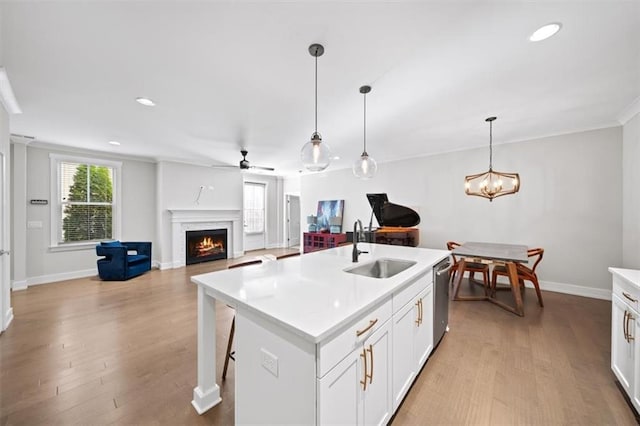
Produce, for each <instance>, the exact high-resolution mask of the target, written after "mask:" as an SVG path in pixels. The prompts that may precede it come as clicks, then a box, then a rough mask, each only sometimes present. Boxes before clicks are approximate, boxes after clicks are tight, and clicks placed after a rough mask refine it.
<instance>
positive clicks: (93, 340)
mask: <svg viewBox="0 0 640 426" xmlns="http://www.w3.org/2000/svg"><path fill="white" fill-rule="evenodd" d="M284 252H286V250H268V251H264V252H260V253H251V254H250V255H249V256H247V258H250V257H252V256H259V255H262V254H265V253H270V254H273V255H278V254H281V253H284ZM237 261H239V259H235V260H233V261H229V263H232V262H237ZM226 265H227V261H218V262H210V263H206V264H200V265H191V266H188V267H186V268H181V269H176V270H168V271H157V270H154V271H151V272H150V273H146V274H144V275H142V276H140V277H137V278H134V279H132V280H129V281H125V282H102V281H100V280H99V279H98V278H97V277H92V278H85V279H78V280H70V281H64V282H60V283H55V284H47V285H41V286H34V287H30V288H29V289H28V290H26V291H20V292H14V293H13V294H12V301H13V307H14V314H15V319H14V322H13V323H12V324H11V326H10V327H9V329H8V330H7V331H6V332H5V333H3V334H2V335H1V336H0V370H1V371H0V425H36V424H75V423H79V424H131V423H136V424H171V425H176V424H189V425H190V424H194V425H197V424H216V425H227V424H233V419H234V407H233V392H234V388H233V383H234V365H233V363H232V364H231V366H230V368H229V372H228V377H227V380H226V381H225V382H223V383H222V384H221V387H222V398H223V401H222V403H221V404H220V405H218V406H217V407H214V408H213V409H211V410H210V411H209V412H208V413H206V414H204V415H202V416H198V415H197V414H196V412H195V410H194V409H193V408H192V406H191V404H190V402H191V399H192V392H193V388H194V386H195V380H196V286H195V285H194V284H191V283H190V281H189V277H190V276H192V275H196V274H200V273H204V272H209V271H213V270H217V269H224V268H226ZM466 287H467V286H466V285H465V288H466ZM526 293H527V294H526V295H525V317H524V318H519V317H517V316H515V315H513V314H511V313H508V312H506V311H504V310H502V309H500V308H499V307H497V306H495V305H492V304H489V303H482V302H451V304H450V328H451V330H450V332H449V333H447V335H446V336H445V337H444V339H443V341H442V343H441V344H440V346H439V347H438V349H437V350H436V351H435V353H434V354H433V356H432V358H431V359H430V360H429V361H428V362H427V364H426V366H425V368H424V369H423V371H422V373H421V374H420V376H419V377H418V379H417V381H416V383H415V384H414V386H413V388H412V390H411V391H410V392H409V395H408V396H407V398H406V400H405V402H404V404H403V405H402V406H401V407H400V409H399V411H398V413H397V414H396V417H395V418H394V420H393V423H394V424H395V425H405V424H406V425H422V424H520V423H527V424H568V423H575V424H636V422H635V418H634V416H633V412H632V410H631V409H630V408H629V407H628V405H627V404H626V401H625V400H624V398H623V396H622V394H621V392H620V391H619V390H618V389H617V388H616V386H615V383H614V379H613V374H612V373H611V370H610V368H609V363H610V360H609V355H610V350H609V349H610V317H611V308H610V302H607V301H602V300H595V299H588V298H582V297H576V296H568V295H562V294H558V293H550V292H544V293H543V297H544V301H545V308H539V307H538V306H537V300H536V297H535V293H534V292H533V290H527V292H526ZM503 296H504V297H508V294H507V293H505V294H504V295H503ZM501 297H502V296H501ZM218 308H219V309H218V311H217V312H218V324H219V336H221V337H220V338H218V339H217V350H218V360H223V359H224V358H223V356H224V351H225V345H226V336H227V334H228V332H229V327H230V323H231V319H232V316H233V312H232V311H231V310H230V309H229V308H227V307H226V306H224V305H221V304H220V305H218ZM222 364H223V362H222V361H219V362H218V377H220V375H221V371H222Z"/></svg>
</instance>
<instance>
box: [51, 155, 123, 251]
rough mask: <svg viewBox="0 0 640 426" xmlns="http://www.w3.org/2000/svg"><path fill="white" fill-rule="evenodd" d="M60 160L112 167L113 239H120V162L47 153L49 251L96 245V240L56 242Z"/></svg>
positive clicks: (88, 247)
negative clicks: (49, 198) (48, 173)
mask: <svg viewBox="0 0 640 426" xmlns="http://www.w3.org/2000/svg"><path fill="white" fill-rule="evenodd" d="M61 162H71V163H80V164H88V165H95V166H107V167H111V168H113V171H114V174H113V180H114V182H113V192H114V194H113V216H112V219H113V225H112V230H113V239H114V240H119V239H121V235H120V231H121V229H122V227H121V225H122V217H121V216H122V206H121V201H122V195H121V192H122V191H121V189H122V185H121V183H122V178H121V176H122V162H121V161H113V160H104V159H101V158H92V157H77V156H72V155H65V154H54V153H50V154H49V169H50V176H51V178H50V181H51V189H50V191H51V204H50V206H51V207H50V209H49V213H50V220H51V222H50V226H49V228H50V242H49V251H51V252H57V251H74V250H87V249H93V248H94V247H95V246H96V243H97V241H86V242H78V243H65V244H60V243H59V242H58V236H59V234H60V232H61V229H60V226H61V225H60V223H61V222H62V203H61V200H60V199H61V198H62V197H61V193H60V167H59V165H60V163H61Z"/></svg>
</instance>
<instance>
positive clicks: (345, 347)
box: [316, 298, 391, 377]
mask: <svg viewBox="0 0 640 426" xmlns="http://www.w3.org/2000/svg"><path fill="white" fill-rule="evenodd" d="M389 318H391V298H389V299H387V300H386V301H385V302H383V303H382V304H380V305H378V306H377V307H375V308H374V309H372V310H371V311H369V313H367V314H365V315H363V316H362V317H361V318H360V319H359V320H357V321H355V322H353V323H352V324H351V325H350V326H349V327H348V328H346V329H345V330H344V331H343V332H341V333H340V334H338V335H337V336H335V337H334V338H332V339H331V340H329V341H328V342H326V343H324V342H321V343H319V344H318V355H317V356H318V362H317V373H316V374H317V375H318V377H323V376H324V375H325V374H327V372H328V371H329V370H331V369H332V368H333V367H334V366H335V365H336V364H338V362H340V361H341V360H342V359H343V358H344V357H345V356H347V355H348V354H350V353H351V352H352V351H353V350H354V349H356V348H357V347H358V346H360V345H362V342H363V341H364V340H365V339H366V338H367V337H369V336H371V334H373V332H374V331H376V330H377V329H378V328H380V326H382V325H383V324H384V323H385V322H386V321H387V320H388V319H389ZM372 322H375V323H374V324H373V325H371V324H372ZM365 329H366V330H367V331H366V332H364V333H362V334H360V336H358V332H359V331H362V330H365Z"/></svg>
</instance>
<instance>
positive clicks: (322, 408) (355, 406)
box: [317, 349, 364, 425]
mask: <svg viewBox="0 0 640 426" xmlns="http://www.w3.org/2000/svg"><path fill="white" fill-rule="evenodd" d="M362 353H363V349H360V350H355V351H353V352H351V353H350V354H349V355H348V356H347V357H346V358H345V359H343V360H342V361H340V362H339V363H338V364H337V365H336V366H335V367H333V368H332V369H331V370H330V371H329V372H328V373H327V374H326V375H325V376H324V377H323V378H321V379H319V380H318V397H317V398H318V424H319V425H328V424H350V425H357V424H361V423H362V415H361V409H362V406H361V403H360V400H361V397H362V395H361V392H362V391H361V389H362V385H361V384H360V380H362V378H363V376H364V368H363V362H364V361H363V358H362V357H361V355H362Z"/></svg>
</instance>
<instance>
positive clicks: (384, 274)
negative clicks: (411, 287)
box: [344, 259, 416, 278]
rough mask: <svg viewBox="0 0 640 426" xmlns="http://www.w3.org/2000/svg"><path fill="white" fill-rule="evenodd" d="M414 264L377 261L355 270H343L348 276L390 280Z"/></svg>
mask: <svg viewBox="0 0 640 426" xmlns="http://www.w3.org/2000/svg"><path fill="white" fill-rule="evenodd" d="M415 264H416V262H414V261H413V260H399V259H377V260H375V261H374V262H369V263H365V264H363V265H359V266H356V267H355V268H350V269H345V270H344V271H345V272H348V273H350V274H356V275H362V276H364V277H372V278H391V277H393V276H394V275H396V274H399V273H400V272H402V271H404V270H405V269H409V268H411V267H412V266H413V265H415Z"/></svg>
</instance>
